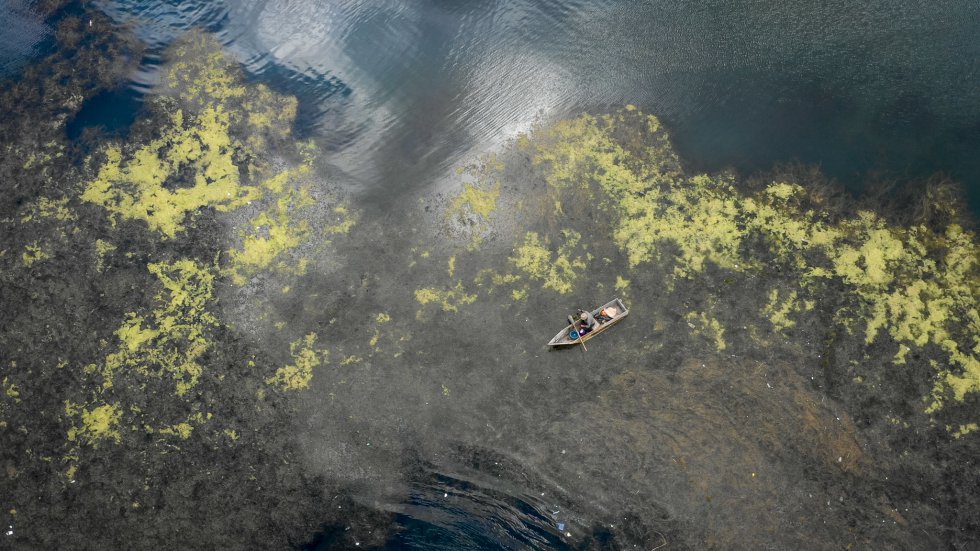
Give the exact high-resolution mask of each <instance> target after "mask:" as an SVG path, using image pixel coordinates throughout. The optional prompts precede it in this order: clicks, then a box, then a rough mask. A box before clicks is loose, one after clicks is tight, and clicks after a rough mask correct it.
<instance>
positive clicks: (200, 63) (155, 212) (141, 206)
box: [81, 33, 296, 254]
mask: <svg viewBox="0 0 980 551" xmlns="http://www.w3.org/2000/svg"><path fill="white" fill-rule="evenodd" d="M171 53H172V57H173V58H174V59H173V61H172V63H171V67H170V69H169V71H168V77H167V81H166V86H167V88H166V90H164V91H165V92H169V93H170V96H162V97H159V98H156V99H155V100H154V103H153V106H154V108H155V109H157V110H158V111H160V112H162V113H163V114H164V115H165V123H164V124H163V126H162V128H161V129H160V130H159V133H158V136H156V137H155V138H153V139H150V140H148V141H146V142H145V143H142V144H136V145H126V144H115V145H110V146H108V147H106V148H105V150H104V151H103V152H102V153H101V155H100V157H101V158H102V160H101V162H100V164H99V166H98V170H97V175H96V177H95V178H94V179H93V180H91V181H90V182H88V183H87V185H86V186H85V190H84V191H83V193H82V195H81V198H82V200H84V201H88V202H91V203H95V204H98V205H101V206H102V207H104V208H105V209H106V210H107V211H108V212H109V214H110V217H111V218H110V219H111V220H112V221H115V220H116V219H118V218H122V219H133V220H142V221H144V222H146V224H147V225H148V227H149V229H150V230H152V231H155V232H159V234H161V235H162V236H163V237H164V238H173V237H175V236H176V235H177V234H178V233H180V232H182V231H184V230H185V229H186V224H187V222H188V219H189V218H191V217H193V216H194V215H195V214H197V213H199V212H201V211H203V210H214V211H216V212H228V211H233V210H236V209H238V208H241V207H243V206H245V205H248V204H250V203H251V202H252V201H255V200H258V199H260V198H262V197H264V196H265V195H266V194H268V193H270V192H271V193H273V194H274V193H276V190H275V189H271V191H270V186H263V185H262V182H261V174H260V173H262V172H264V170H263V167H264V164H263V162H262V155H263V153H264V149H265V148H266V146H267V138H275V139H276V140H280V141H281V140H282V139H284V138H286V137H288V136H289V134H290V129H291V126H292V123H293V120H294V118H295V115H296V100H295V99H294V98H287V97H284V96H280V95H278V94H275V93H273V92H272V91H270V90H269V89H268V88H267V87H265V86H262V85H256V86H245V85H244V84H243V83H242V77H241V74H240V69H239V68H238V66H237V64H235V63H234V62H233V61H231V60H229V59H228V58H227V57H226V56H225V55H224V54H223V53H222V52H221V49H220V45H219V44H218V43H217V42H216V41H215V40H214V39H212V38H210V37H208V36H206V35H203V34H199V33H192V35H191V36H190V37H189V38H188V39H185V41H183V42H182V43H181V44H180V45H179V46H177V47H175V48H174V49H173V50H172V52H171ZM256 246H257V245H256ZM256 254H258V253H256Z"/></svg>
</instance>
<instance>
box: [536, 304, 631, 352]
mask: <svg viewBox="0 0 980 551" xmlns="http://www.w3.org/2000/svg"><path fill="white" fill-rule="evenodd" d="M606 308H615V309H616V315H615V316H613V319H611V320H609V321H607V322H605V323H601V322H600V323H599V327H596V328H595V329H593V330H592V331H591V332H589V333H586V334H585V335H582V338H581V339H578V338H576V339H574V340H573V339H572V338H571V337H570V336H569V334H570V333H571V331H572V328H573V326H572V325H568V326H566V327H565V328H564V329H562V330H561V331H559V332H558V334H557V335H555V336H554V338H552V339H551V340H550V341H548V346H572V345H575V344H580V343H581V342H583V341H587V340H589V339H591V338H592V337H594V336H596V335H598V334H599V333H602V332H603V331H605V330H606V329H609V328H610V327H612V326H613V325H615V324H617V323H619V322H620V320H622V319H623V318H625V317H626V316H628V315H629V313H630V311H629V309H628V308H626V305H625V304H623V301H622V300H620V299H618V298H614V299H612V300H610V301H609V302H607V303H605V304H603V305H602V306H600V307H598V308H596V309H595V310H593V311H592V315H593V316H598V315H599V312H602V311H603V310H605V309H606Z"/></svg>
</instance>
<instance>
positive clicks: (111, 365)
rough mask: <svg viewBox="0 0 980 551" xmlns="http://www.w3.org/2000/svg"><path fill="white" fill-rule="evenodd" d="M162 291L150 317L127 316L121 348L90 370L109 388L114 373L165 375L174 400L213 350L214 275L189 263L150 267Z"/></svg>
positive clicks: (121, 331) (195, 377)
mask: <svg viewBox="0 0 980 551" xmlns="http://www.w3.org/2000/svg"><path fill="white" fill-rule="evenodd" d="M148 268H149V270H150V272H151V273H152V274H154V275H155V276H156V277H157V279H158V281H159V282H160V284H161V286H162V287H163V290H162V291H161V292H159V293H158V294H157V295H156V298H155V300H156V302H157V304H158V307H157V308H156V309H154V310H153V312H152V313H150V314H149V315H139V314H137V313H135V312H131V313H130V314H129V315H128V316H127V318H126V320H125V321H124V322H123V323H122V325H121V326H120V327H119V329H117V330H116V337H117V338H118V339H119V348H118V350H117V351H116V352H113V353H111V354H109V355H108V356H106V359H105V362H104V363H103V364H102V365H101V366H92V368H91V369H90V371H97V372H98V373H99V374H100V375H101V378H102V381H103V383H102V387H103V389H108V388H111V387H112V386H113V384H114V379H115V376H116V374H117V373H118V372H120V371H124V372H125V373H127V374H132V373H135V374H139V375H140V376H143V377H155V378H163V377H168V378H170V379H171V380H172V381H173V383H174V391H175V393H176V394H177V395H178V396H183V395H185V394H187V392H188V391H190V390H191V389H192V388H194V386H196V385H197V381H198V379H199V378H200V376H201V374H202V372H203V370H204V367H203V365H202V364H201V362H200V360H201V357H202V356H203V355H204V353H205V352H206V351H207V350H208V348H209V347H210V346H211V344H210V340H209V334H210V332H211V331H212V330H213V329H214V328H215V327H216V326H217V325H218V320H217V318H216V317H215V316H214V314H212V313H211V312H210V311H209V306H210V303H211V302H212V301H213V293H214V280H215V276H214V273H213V272H212V271H211V270H210V269H209V268H207V267H204V266H202V265H199V264H197V263H196V262H194V261H192V260H186V259H185V260H178V261H175V262H172V263H155V264H150V265H149V266H148Z"/></svg>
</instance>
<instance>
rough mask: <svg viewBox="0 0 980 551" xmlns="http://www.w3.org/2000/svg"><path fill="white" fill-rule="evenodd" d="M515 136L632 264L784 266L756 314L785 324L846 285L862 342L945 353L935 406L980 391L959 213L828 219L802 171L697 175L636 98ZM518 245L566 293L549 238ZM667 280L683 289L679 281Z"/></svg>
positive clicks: (970, 252)
mask: <svg viewBox="0 0 980 551" xmlns="http://www.w3.org/2000/svg"><path fill="white" fill-rule="evenodd" d="M517 146H518V147H519V148H520V149H521V150H522V151H526V152H528V153H529V154H530V155H531V158H532V163H533V165H534V166H535V167H537V169H538V170H539V171H540V174H541V176H542V178H543V179H544V180H545V181H546V182H547V184H548V188H549V189H550V190H551V193H552V194H553V196H554V197H555V198H556V199H555V200H558V199H561V201H560V202H561V203H562V204H566V203H568V198H569V197H571V195H574V196H575V197H578V198H579V200H581V201H587V202H589V203H592V204H595V205H599V206H600V207H601V209H602V210H601V211H600V212H601V214H600V216H601V217H602V219H603V220H604V221H606V222H608V223H610V224H611V228H612V237H613V241H614V242H615V243H616V244H617V246H618V247H619V249H620V250H621V251H622V252H623V253H624V254H625V255H626V257H627V259H628V263H629V265H630V267H631V268H633V269H637V268H639V267H640V266H642V265H643V264H645V263H658V264H660V265H666V266H668V267H670V268H671V272H672V274H673V276H674V277H675V278H679V279H681V280H695V279H697V278H699V277H701V276H702V275H703V274H704V273H705V272H706V270H707V268H708V267H709V266H714V267H716V268H719V269H721V270H725V271H729V272H748V273H756V272H759V271H761V270H766V269H769V268H770V267H772V266H778V267H779V268H780V269H781V270H784V272H783V273H784V274H785V275H784V276H783V278H784V280H785V281H784V285H787V288H786V289H785V293H783V292H782V291H780V292H777V294H775V295H770V297H769V298H770V300H769V304H767V305H765V306H764V307H763V308H762V309H761V311H760V314H761V317H763V318H767V319H769V321H770V322H772V324H773V326H774V327H775V328H776V329H777V330H785V329H788V328H790V327H793V326H794V324H795V323H796V319H798V317H799V316H802V315H805V313H806V312H808V311H810V310H815V309H819V308H821V306H822V305H823V304H824V303H825V302H830V303H833V302H834V299H833V298H830V297H825V296H821V295H819V294H814V293H813V292H812V290H813V289H826V288H828V287H827V285H831V284H832V285H837V286H842V287H841V288H842V289H843V290H844V295H843V297H844V305H843V308H841V307H840V306H835V309H836V310H837V314H836V316H835V322H836V323H838V324H840V325H841V326H843V327H845V328H848V330H851V329H850V328H853V327H862V326H863V328H864V342H865V345H867V346H871V345H873V344H875V343H877V342H878V341H879V340H881V339H883V338H885V337H887V338H888V339H890V341H891V342H892V343H894V354H895V362H896V363H899V364H902V363H903V362H907V361H908V357H909V354H910V352H911V351H913V350H915V351H927V353H928V354H931V353H933V352H928V351H935V350H939V351H941V354H942V355H944V356H945V358H946V360H947V363H948V364H949V365H948V367H947V368H942V369H937V377H936V381H935V388H934V389H933V392H932V396H931V404H930V406H929V408H928V409H927V411H929V412H936V411H938V410H939V409H940V408H941V407H942V405H943V404H944V403H948V402H949V401H950V400H952V401H956V402H959V401H963V400H964V399H965V398H966V396H967V395H969V394H972V393H975V392H978V391H980V360H978V358H980V337H978V336H977V335H980V322H978V321H977V320H978V319H980V315H978V313H977V312H978V306H977V296H978V289H980V283H978V281H980V277H978V265H977V262H978V261H977V258H978V257H980V254H978V248H977V244H976V237H975V235H974V234H973V233H971V232H968V231H966V230H964V229H963V228H962V227H961V226H959V225H958V224H956V223H951V224H948V225H947V226H946V227H945V228H943V229H940V230H936V229H934V228H929V227H926V226H924V225H918V226H910V227H902V226H897V225H894V224H889V223H888V222H886V221H885V220H884V219H883V218H882V217H880V216H879V215H876V214H875V213H872V212H870V211H858V212H857V213H855V214H854V215H852V216H849V217H848V216H844V217H838V218H836V219H832V218H831V217H830V216H829V215H828V213H827V212H825V211H823V210H821V205H822V204H823V199H822V197H821V196H820V195H819V193H811V192H809V191H808V190H807V189H805V188H804V187H803V186H801V185H799V184H798V183H796V182H793V181H786V180H778V181H772V182H771V183H769V184H768V185H764V186H763V187H762V188H761V189H759V188H758V187H756V188H755V190H754V191H751V192H750V191H748V190H746V186H745V185H743V183H742V182H740V181H739V180H738V179H737V178H736V177H735V176H734V175H730V174H719V175H706V174H698V175H688V174H686V173H685V172H684V170H683V169H682V167H681V165H680V163H679V160H678V157H677V155H676V154H675V153H674V151H673V148H672V146H671V143H670V139H669V136H668V134H667V133H666V131H665V130H664V128H663V127H662V125H661V124H660V123H659V121H658V120H657V119H656V118H655V117H651V116H648V115H644V114H642V113H641V112H640V111H639V110H637V109H624V110H622V111H619V112H616V113H611V114H608V115H603V116H593V115H582V116H580V117H576V118H574V119H571V120H567V121H561V122H559V123H557V124H554V125H552V126H549V127H545V128H539V129H536V130H534V131H533V133H532V134H531V135H530V136H528V137H526V138H524V139H520V140H518V144H517ZM930 208H932V207H930ZM942 209H947V210H948V207H944V206H943V205H936V206H935V208H934V209H933V210H940V211H943V212H945V211H944V210H942ZM954 219H955V218H954ZM516 251H519V252H518V254H516V255H515V257H514V262H515V264H516V265H517V266H519V268H520V269H521V271H522V272H524V274H525V275H527V277H528V278H529V279H532V280H539V281H547V282H549V283H548V284H547V285H546V286H547V287H549V288H552V289H555V290H558V291H559V292H568V291H569V290H570V289H571V288H572V287H571V284H572V282H573V279H572V277H571V276H572V273H573V272H574V270H570V269H567V267H566V268H565V269H562V268H555V267H554V266H555V264H556V258H555V257H554V256H552V254H553V253H552V251H551V250H550V248H549V246H548V245H547V243H546V239H545V238H542V237H540V236H538V235H536V234H534V235H530V234H529V235H528V236H526V237H525V240H524V242H523V243H522V244H518V246H517V249H516ZM572 267H574V264H573V265H572ZM665 287H666V288H667V289H668V290H671V289H673V288H674V287H673V283H672V282H670V281H668V282H666V285H665ZM828 298H829V299H830V300H829V301H828V300H827V299H828ZM688 322H689V323H691V324H692V325H694V326H695V327H694V328H695V329H696V331H698V332H701V333H704V334H706V335H708V336H709V337H710V338H711V339H712V340H715V342H716V348H718V349H719V350H720V349H722V348H723V345H724V339H723V338H722V337H721V335H722V334H723V331H724V327H722V326H721V324H720V323H719V322H718V321H717V320H713V319H710V318H707V317H706V316H705V315H704V314H702V313H692V314H689V317H688ZM715 335H717V336H718V337H717V338H716V337H715ZM929 347H932V348H929Z"/></svg>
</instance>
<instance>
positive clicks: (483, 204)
mask: <svg viewBox="0 0 980 551" xmlns="http://www.w3.org/2000/svg"><path fill="white" fill-rule="evenodd" d="M498 199H500V182H496V183H494V184H493V185H492V186H489V187H487V188H483V187H478V186H477V185H476V184H468V183H467V184H463V191H461V192H459V194H458V195H456V196H455V197H453V200H452V202H451V203H450V205H449V208H448V209H447V210H446V217H447V218H465V217H466V216H475V217H477V218H479V219H480V220H482V221H483V222H484V223H485V222H487V221H489V220H490V217H491V216H492V215H493V213H494V211H496V210H497V200H498Z"/></svg>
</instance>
